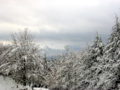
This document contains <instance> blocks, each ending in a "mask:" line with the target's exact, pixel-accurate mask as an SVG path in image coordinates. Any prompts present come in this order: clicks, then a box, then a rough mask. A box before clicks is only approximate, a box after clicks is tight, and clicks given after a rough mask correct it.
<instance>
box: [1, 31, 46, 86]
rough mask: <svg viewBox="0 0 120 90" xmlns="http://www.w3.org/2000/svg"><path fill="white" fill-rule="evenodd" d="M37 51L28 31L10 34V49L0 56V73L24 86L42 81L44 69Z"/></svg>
mask: <svg viewBox="0 0 120 90" xmlns="http://www.w3.org/2000/svg"><path fill="white" fill-rule="evenodd" d="M39 51H40V49H39V47H38V46H37V45H36V44H35V43H34V42H33V35H31V34H30V33H29V32H28V29H25V30H24V31H23V32H19V33H18V34H16V33H15V34H12V47H10V48H9V49H8V50H7V52H5V53H3V55H2V65H1V66H0V72H1V73H3V74H4V75H9V76H11V77H12V78H13V79H15V80H16V81H17V82H19V83H22V84H24V85H26V84H30V83H35V82H36V81H37V80H38V79H39V81H42V79H44V77H43V68H44V67H43V61H42V60H41V59H40V55H39Z"/></svg>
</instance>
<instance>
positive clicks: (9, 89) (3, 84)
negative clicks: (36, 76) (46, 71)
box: [0, 76, 48, 90]
mask: <svg viewBox="0 0 120 90" xmlns="http://www.w3.org/2000/svg"><path fill="white" fill-rule="evenodd" d="M17 86H18V88H17ZM27 88H28V90H32V89H31V88H30V87H28V86H27ZM20 89H24V87H23V86H22V85H20V84H17V83H16V82H15V81H14V80H12V79H11V78H8V77H6V78H5V79H4V77H3V76H0V90H20ZM34 90H48V89H45V88H34Z"/></svg>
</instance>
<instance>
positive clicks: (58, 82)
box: [0, 16, 120, 90]
mask: <svg viewBox="0 0 120 90" xmlns="http://www.w3.org/2000/svg"><path fill="white" fill-rule="evenodd" d="M11 37H12V42H11V43H12V44H11V45H6V46H5V45H3V44H2V43H1V44H0V74H1V75H3V76H4V77H6V76H8V77H11V78H13V79H14V80H15V81H16V82H17V83H21V84H23V85H30V84H38V83H40V84H42V85H47V86H48V88H50V89H51V90H119V88H120V23H119V21H118V17H117V16H116V22H115V25H114V26H113V27H112V31H111V34H110V36H109V38H108V40H107V43H106V44H104V43H103V41H102V38H101V36H100V35H99V34H98V33H97V34H96V36H95V37H94V40H93V42H92V45H88V47H87V48H86V49H84V50H82V51H81V52H75V51H69V47H67V46H65V51H66V52H65V53H64V54H62V55H59V58H57V59H56V60H49V61H48V60H46V57H45V58H43V59H41V56H40V55H39V52H40V47H39V46H37V45H36V43H35V42H34V40H33V39H34V37H33V35H31V34H30V33H29V32H28V30H27V29H25V30H24V31H23V32H19V33H18V34H16V33H15V34H12V35H11Z"/></svg>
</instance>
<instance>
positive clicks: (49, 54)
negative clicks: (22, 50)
mask: <svg viewBox="0 0 120 90" xmlns="http://www.w3.org/2000/svg"><path fill="white" fill-rule="evenodd" d="M67 46H68V47H69V51H81V50H82V49H84V48H83V47H81V46H80V47H74V46H70V45H67ZM45 53H46V58H47V60H51V59H55V58H58V56H59V55H62V54H64V53H65V49H53V48H50V47H49V46H45V47H44V48H42V50H41V52H40V55H41V57H42V58H44V57H45Z"/></svg>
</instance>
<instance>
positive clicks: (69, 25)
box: [0, 0, 120, 45]
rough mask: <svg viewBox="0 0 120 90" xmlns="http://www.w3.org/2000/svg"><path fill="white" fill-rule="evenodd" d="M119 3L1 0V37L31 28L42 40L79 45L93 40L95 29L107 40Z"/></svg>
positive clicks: (101, 0)
mask: <svg viewBox="0 0 120 90" xmlns="http://www.w3.org/2000/svg"><path fill="white" fill-rule="evenodd" d="M119 4H120V1H119V0H34V1H33V0H24V1H22V0H0V6H1V8H0V40H5V39H6V38H9V35H8V34H9V33H11V32H18V31H19V30H18V29H21V30H23V29H24V28H29V29H30V31H31V33H32V34H35V35H36V40H37V41H38V42H42V44H43V43H45V41H46V42H50V43H56V45H57V43H63V45H65V44H72V45H73V44H74V45H75V44H76V45H80V42H81V43H85V42H86V41H87V42H91V41H92V38H93V37H94V34H95V32H96V31H98V32H99V34H101V35H102V36H103V39H104V41H105V39H106V37H108V35H109V33H110V31H111V29H112V26H113V25H114V17H115V13H118V14H119V8H120V7H119ZM111 6H112V7H111ZM118 16H119V15H118ZM78 43H79V44H78ZM45 44H46V43H45Z"/></svg>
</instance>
